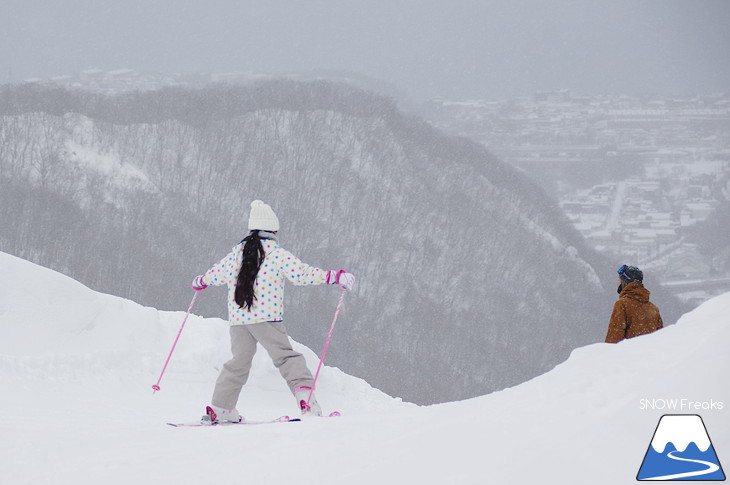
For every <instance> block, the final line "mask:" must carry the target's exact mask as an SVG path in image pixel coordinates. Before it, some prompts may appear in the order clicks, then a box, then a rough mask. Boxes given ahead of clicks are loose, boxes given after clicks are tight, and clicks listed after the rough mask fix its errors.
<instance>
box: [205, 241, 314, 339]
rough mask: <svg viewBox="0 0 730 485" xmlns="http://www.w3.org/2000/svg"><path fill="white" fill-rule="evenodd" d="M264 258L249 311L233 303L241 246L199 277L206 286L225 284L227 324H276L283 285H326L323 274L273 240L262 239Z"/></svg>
mask: <svg viewBox="0 0 730 485" xmlns="http://www.w3.org/2000/svg"><path fill="white" fill-rule="evenodd" d="M261 244H262V245H263V247H264V252H265V253H266V257H265V258H264V262H263V263H262V264H261V267H260V268H259V273H258V275H257V276H256V282H255V283H254V303H253V306H252V307H251V308H250V309H243V308H241V307H240V306H239V305H238V303H236V299H235V292H236V281H237V279H238V272H239V271H240V269H241V261H242V260H243V244H238V245H236V246H234V247H233V249H232V250H231V252H230V253H229V254H228V255H227V256H226V257H225V258H223V259H222V260H221V261H220V262H219V263H218V264H216V265H215V266H213V267H212V268H210V269H209V270H208V271H206V272H205V274H204V275H203V282H204V283H205V284H206V285H209V286H222V285H228V321H229V323H230V324H231V325H247V324H252V323H263V322H280V321H282V320H283V318H284V282H285V280H287V279H288V280H289V281H291V282H292V283H294V284H295V285H298V286H304V285H321V284H324V283H326V282H327V271H325V270H322V269H320V268H315V267H314V266H309V265H308V264H305V263H303V262H302V261H301V260H300V259H299V258H297V257H296V256H294V255H293V254H292V253H290V252H289V251H287V250H286V249H284V248H281V247H279V243H278V242H277V240H276V239H262V240H261Z"/></svg>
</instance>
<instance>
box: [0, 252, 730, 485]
mask: <svg viewBox="0 0 730 485" xmlns="http://www.w3.org/2000/svg"><path fill="white" fill-rule="evenodd" d="M0 274H2V275H3V280H4V282H5V287H4V291H3V292H2V293H1V294H0V412H2V415H3V416H4V417H5V419H4V420H3V422H2V424H0V433H1V435H2V436H3V441H4V442H6V443H13V446H12V447H6V448H5V449H4V451H3V455H2V456H3V466H2V467H0V483H12V484H35V483H74V484H79V485H83V484H96V483H106V484H125V485H127V484H129V483H140V484H145V483H176V484H181V485H185V484H191V485H192V484H200V483H217V482H220V483H237V482H240V481H245V482H246V483H249V484H274V483H289V482H290V481H291V480H292V477H295V478H296V482H297V483H301V484H318V485H325V484H339V483H348V484H372V483H420V484H443V483H461V484H482V483H516V484H533V483H535V484H537V483H540V484H545V483H548V484H550V483H556V484H558V483H559V484H573V483H575V484H584V483H592V484H611V485H613V484H617V483H634V482H635V477H636V474H637V471H638V469H639V467H640V465H641V463H642V459H643V458H644V455H645V453H646V452H647V449H648V448H649V446H650V443H651V441H652V437H653V433H654V431H655V429H656V427H657V423H658V422H659V419H660V417H661V416H662V415H665V414H697V415H701V417H702V420H703V421H704V424H705V425H706V427H707V431H708V434H709V437H708V439H711V440H712V445H713V446H714V449H715V450H716V451H717V454H718V457H719V459H720V462H722V463H726V462H730V458H728V456H730V455H728V454H729V453H730V419H729V418H728V416H729V415H730V387H729V386H727V382H728V381H730V353H728V352H727V345H728V342H730V318H728V315H730V293H728V294H725V295H721V296H719V297H717V298H715V299H713V300H710V301H708V302H706V303H705V304H703V305H702V306H700V307H699V308H697V309H696V310H694V311H693V312H690V313H688V314H686V315H684V316H683V317H682V318H681V319H680V321H679V322H678V323H677V324H676V325H672V326H669V327H667V328H665V329H663V330H661V331H659V332H655V333H653V334H651V335H646V336H643V337H639V338H636V339H632V340H628V341H624V342H621V343H619V344H616V345H612V344H603V343H600V344H594V345H590V346H587V347H584V348H581V349H577V350H575V351H574V352H573V354H572V355H571V357H570V358H569V359H568V360H567V361H566V362H564V363H562V364H561V365H559V366H557V367H556V368H555V369H553V370H552V371H550V372H548V373H546V374H544V375H542V376H540V377H537V378H535V379H532V380H531V381H529V382H526V383H524V384H521V385H519V386H516V387H513V388H511V389H506V390H504V391H501V392H497V393H493V394H490V395H488V396H483V397H479V398H475V399H470V400H467V401H462V402H454V403H447V404H443V405H437V406H429V407H417V406H413V405H409V404H406V403H402V402H401V401H400V400H398V399H393V398H391V397H389V396H386V395H385V394H383V393H381V392H379V391H377V390H375V389H373V388H372V387H370V386H369V385H368V384H367V383H365V382H364V381H362V380H360V379H356V378H353V377H351V376H347V375H345V374H343V373H342V372H340V371H339V370H338V369H334V368H325V369H324V371H323V373H322V376H321V381H320V389H319V391H318V393H319V400H320V402H321V403H322V404H323V406H324V408H325V409H326V410H333V409H337V410H339V411H341V412H342V413H343V416H342V417H340V418H322V419H309V420H305V421H303V422H301V423H287V424H272V425H265V426H236V427H227V428H203V429H201V428H172V427H169V426H165V425H164V423H165V421H189V420H194V419H196V418H197V417H198V415H199V414H200V412H201V410H202V409H201V406H202V405H203V404H204V403H205V402H207V399H208V398H209V395H210V392H211V391H212V387H213V383H214V381H215V377H216V375H217V373H218V369H219V366H220V364H221V363H222V362H223V361H224V360H225V359H227V356H228V355H229V354H228V335H227V324H226V322H224V321H222V320H218V319H205V318H201V317H197V316H194V315H193V316H191V318H190V320H189V321H188V324H187V326H186V328H185V331H184V333H183V335H182V337H181V340H180V344H179V345H178V349H177V350H176V352H175V355H174V356H173V360H172V362H171V364H170V367H169V370H168V373H167V374H166V376H165V379H164V380H163V382H162V386H161V387H162V391H161V392H158V393H157V394H156V395H153V394H152V392H151V389H150V387H151V385H152V384H153V383H154V382H155V381H156V379H157V376H158V374H159V371H160V368H161V366H162V363H163V362H164V358H165V357H166V355H167V351H168V350H169V348H170V345H171V344H172V341H173V339H174V337H175V335H176V333H177V331H178V329H179V326H180V323H181V321H182V318H183V316H184V314H183V313H182V312H159V311H157V310H154V309H151V308H145V307H141V306H139V305H137V304H135V303H133V302H130V301H126V300H123V299H120V298H116V297H112V296H108V295H103V294H99V293H96V292H93V291H91V290H89V289H88V288H86V287H84V286H82V285H80V284H79V283H77V282H75V281H73V280H70V279H69V278H66V277H64V276H62V275H60V274H58V273H54V272H52V271H49V270H47V269H44V268H41V267H38V266H35V265H32V264H30V263H28V262H26V261H22V260H20V259H18V258H14V257H12V256H9V255H7V254H3V253H0ZM191 296H192V295H191ZM201 297H205V294H202V295H201ZM606 318H608V315H607V316H606ZM326 331H327V329H323V333H324V334H326ZM485 331H489V329H485ZM323 340H324V335H323ZM336 340H337V335H335V337H334V341H333V345H336ZM298 348H299V350H301V351H302V352H303V353H304V354H305V356H306V357H307V359H308V363H309V365H310V366H311V367H314V366H316V364H317V356H316V355H315V354H314V353H313V352H311V351H310V350H309V349H306V348H303V347H302V346H298ZM484 372H490V369H484ZM434 378H438V376H434ZM239 409H240V410H241V411H242V412H243V413H244V414H245V415H246V416H247V417H248V418H249V419H254V420H255V419H270V418H273V417H277V416H279V415H282V414H294V413H295V412H296V409H295V403H294V402H293V399H291V395H290V394H289V393H288V390H287V389H286V384H285V383H284V382H283V380H282V379H281V377H280V376H279V375H278V373H277V371H276V370H275V369H274V368H273V366H272V365H271V363H270V361H269V359H268V356H266V355H265V352H260V353H259V354H258V355H257V357H256V361H255V363H254V370H253V372H252V376H251V379H250V381H249V383H248V384H247V386H246V387H245V388H244V392H243V393H242V396H241V401H240V402H239ZM679 438H680V439H681V437H679ZM660 440H661V441H664V440H667V441H669V440H675V442H676V441H677V437H675V436H661V437H660ZM702 444H703V445H704V444H706V443H704V442H703V443H702ZM40 457H42V459H39V458H40ZM8 465H9V466H8Z"/></svg>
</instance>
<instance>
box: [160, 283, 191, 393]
mask: <svg viewBox="0 0 730 485" xmlns="http://www.w3.org/2000/svg"><path fill="white" fill-rule="evenodd" d="M197 297H198V291H197V290H196V291H195V294H194V295H193V299H192V300H191V301H190V306H189V307H188V311H187V313H186V314H185V318H183V322H182V325H180V330H178V332H177V337H175V341H174V342H173V343H172V348H171V349H170V353H169V354H168V355H167V360H166V361H165V365H164V366H163V367H162V372H160V378H159V379H157V384H154V385H153V386H152V389H153V391H152V394H154V393H156V392H157V391H159V390H160V381H161V380H162V376H163V375H165V370H166V369H167V364H169V363H170V357H172V352H173V351H174V350H175V346H176V345H177V341H178V340H180V334H181V333H182V331H183V328H185V322H187V321H188V317H189V316H190V312H191V311H193V305H195V299H196V298H197Z"/></svg>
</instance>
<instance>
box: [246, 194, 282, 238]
mask: <svg viewBox="0 0 730 485" xmlns="http://www.w3.org/2000/svg"><path fill="white" fill-rule="evenodd" d="M257 229H258V230H259V231H269V232H276V231H278V230H279V219H278V218H277V217H276V214H274V211H273V210H272V209H271V207H270V206H269V205H268V204H266V203H264V202H262V201H260V200H254V201H253V202H251V213H250V214H249V216H248V230H249V231H254V230H257Z"/></svg>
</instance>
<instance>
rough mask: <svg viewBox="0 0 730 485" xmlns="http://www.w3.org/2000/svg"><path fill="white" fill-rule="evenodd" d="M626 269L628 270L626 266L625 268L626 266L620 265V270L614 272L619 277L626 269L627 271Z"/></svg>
mask: <svg viewBox="0 0 730 485" xmlns="http://www.w3.org/2000/svg"><path fill="white" fill-rule="evenodd" d="M627 268H628V266H627V265H625V264H622V265H621V267H620V268H619V269H618V270H617V271H616V272H617V273H618V274H619V276H620V275H622V274H624V272H625V271H626V269H627Z"/></svg>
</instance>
